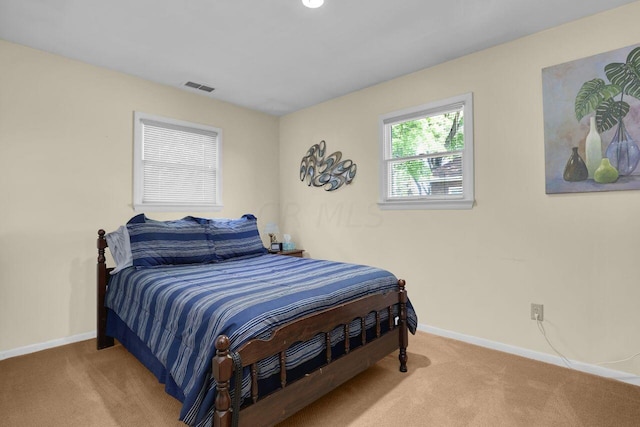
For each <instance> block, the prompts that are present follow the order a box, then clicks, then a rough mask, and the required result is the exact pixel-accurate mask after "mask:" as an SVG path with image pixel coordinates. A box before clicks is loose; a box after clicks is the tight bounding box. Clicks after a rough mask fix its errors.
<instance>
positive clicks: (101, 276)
mask: <svg viewBox="0 0 640 427" xmlns="http://www.w3.org/2000/svg"><path fill="white" fill-rule="evenodd" d="M104 234H105V231H104V230H102V229H100V230H98V244H97V246H98V268H97V270H98V281H97V283H98V290H97V294H98V301H97V327H98V331H97V347H98V350H101V349H103V348H107V347H111V346H113V338H112V337H108V336H107V308H106V307H105V306H104V298H105V295H106V293H107V280H108V276H107V274H108V273H107V263H106V259H105V257H104V250H105V248H106V247H107V239H105V237H104Z"/></svg>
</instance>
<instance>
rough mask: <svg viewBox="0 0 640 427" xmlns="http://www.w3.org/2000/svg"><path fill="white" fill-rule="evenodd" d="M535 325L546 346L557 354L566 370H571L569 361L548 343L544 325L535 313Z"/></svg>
mask: <svg viewBox="0 0 640 427" xmlns="http://www.w3.org/2000/svg"><path fill="white" fill-rule="evenodd" d="M536 323H537V324H538V329H539V330H540V333H541V334H542V336H543V337H544V339H545V340H546V341H547V344H549V347H551V348H552V349H553V351H555V352H556V353H557V354H558V356H560V357H561V358H562V361H563V362H564V364H565V365H567V368H570V369H573V366H572V365H571V361H570V360H569V359H567V358H566V357H565V355H564V354H562V353H560V352H559V351H558V350H556V348H555V347H554V346H553V344H551V341H549V338H548V337H547V331H546V330H545V329H544V325H543V324H542V320H540V319H538V314H537V313H536Z"/></svg>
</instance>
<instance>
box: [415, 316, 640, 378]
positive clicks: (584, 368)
mask: <svg viewBox="0 0 640 427" xmlns="http://www.w3.org/2000/svg"><path fill="white" fill-rule="evenodd" d="M418 330H420V331H423V332H428V333H430V334H433V335H439V336H442V337H446V338H451V339H454V340H458V341H463V342H466V343H469V344H474V345H477V346H480V347H486V348H490V349H492V350H498V351H502V352H504V353H511V354H515V355H518V356H522V357H526V358H528V359H533V360H538V361H540V362H545V363H551V364H552V365H558V366H562V367H564V368H567V367H568V366H567V365H566V363H565V362H564V361H563V360H562V358H561V357H560V356H554V355H552V354H547V353H541V352H538V351H533V350H528V349H526V348H521V347H516V346H512V345H508V344H503V343H500V342H497V341H491V340H487V339H484V338H478V337H474V336H471V335H464V334H460V333H458V332H452V331H448V330H446V329H440V328H436V327H434V326H428V325H423V324H419V325H418ZM569 362H570V365H571V368H573V369H575V370H576V371H581V372H587V373H589V374H593V375H598V376H601V377H605V378H611V379H614V380H618V381H622V382H625V383H629V384H633V385H636V386H640V376H637V375H633V374H630V373H628V372H622V371H616V370H614V369H608V368H603V367H602V366H598V365H591V364H589V363H584V362H578V361H575V360H569Z"/></svg>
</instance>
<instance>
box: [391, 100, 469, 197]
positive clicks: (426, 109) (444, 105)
mask: <svg viewBox="0 0 640 427" xmlns="http://www.w3.org/2000/svg"><path fill="white" fill-rule="evenodd" d="M460 107H462V109H463V111H464V133H463V135H464V148H463V150H462V195H461V196H443V195H434V196H431V195H426V196H416V197H393V198H392V197H390V196H389V194H390V179H389V178H390V176H389V174H390V171H389V167H390V164H391V162H392V161H396V160H397V159H393V158H392V157H391V126H392V125H394V124H398V123H402V122H406V121H411V120H416V119H420V118H423V117H427V116H434V115H438V114H444V113H447V112H450V111H451V110H452V109H456V108H460ZM379 131H380V188H379V200H378V206H379V207H380V209H471V208H472V207H473V204H474V202H475V199H474V197H475V196H474V192H475V190H474V158H473V157H474V155H473V93H471V92H469V93H465V94H463V95H458V96H454V97H451V98H447V99H443V100H440V101H434V102H430V103H428V104H423V105H419V106H416V107H411V108H407V109H404V110H398V111H393V112H391V113H387V114H384V115H382V116H380V119H379ZM443 153H444V152H443Z"/></svg>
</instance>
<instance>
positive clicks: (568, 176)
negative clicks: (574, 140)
mask: <svg viewBox="0 0 640 427" xmlns="http://www.w3.org/2000/svg"><path fill="white" fill-rule="evenodd" d="M572 150H573V152H572V153H571V157H569V161H567V165H566V166H565V167H564V174H563V175H562V177H563V178H564V180H565V181H571V182H575V181H584V180H585V179H587V177H588V176H589V171H588V170H587V165H586V164H585V163H584V160H582V157H580V154H578V147H573V148H572Z"/></svg>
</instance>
